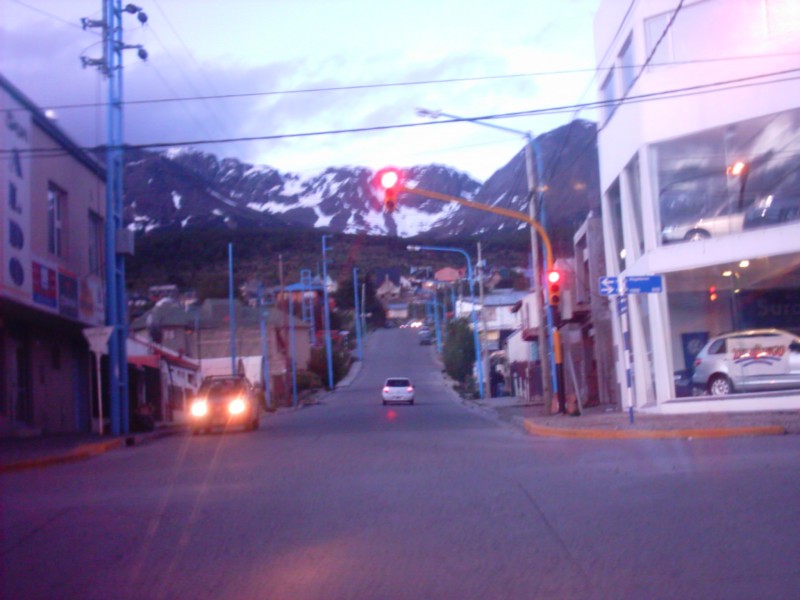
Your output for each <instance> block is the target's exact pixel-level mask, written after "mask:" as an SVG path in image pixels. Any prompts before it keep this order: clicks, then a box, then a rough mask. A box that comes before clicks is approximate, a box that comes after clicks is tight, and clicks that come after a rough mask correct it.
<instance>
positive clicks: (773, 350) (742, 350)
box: [692, 329, 800, 396]
mask: <svg viewBox="0 0 800 600" xmlns="http://www.w3.org/2000/svg"><path fill="white" fill-rule="evenodd" d="M692 383H694V385H695V386H697V387H699V388H702V389H703V390H705V391H706V392H707V393H709V394H711V395H713V396H725V395H727V394H731V393H734V392H758V391H767V390H785V389H797V388H800V337H797V336H796V335H794V334H792V333H790V332H788V331H782V330H780V329H750V330H747V331H737V332H734V333H727V334H724V335H719V336H717V337H714V338H711V339H710V340H709V341H708V343H707V344H706V345H705V346H704V347H703V349H702V350H700V353H699V354H698V355H697V358H696V359H695V361H694V375H693V376H692Z"/></svg>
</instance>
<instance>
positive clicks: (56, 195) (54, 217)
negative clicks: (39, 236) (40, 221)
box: [47, 184, 67, 257]
mask: <svg viewBox="0 0 800 600" xmlns="http://www.w3.org/2000/svg"><path fill="white" fill-rule="evenodd" d="M66 204H67V194H66V192H64V191H63V190H61V189H59V188H57V187H56V186H54V185H53V184H50V187H49V188H48V190H47V251H48V252H49V253H50V254H54V255H55V256H59V257H63V256H64V253H65V249H66V248H65V246H66V244H65V241H64V231H65V230H66V227H65V225H66V224H65V223H64V221H65V220H66Z"/></svg>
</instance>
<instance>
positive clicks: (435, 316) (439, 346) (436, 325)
mask: <svg viewBox="0 0 800 600" xmlns="http://www.w3.org/2000/svg"><path fill="white" fill-rule="evenodd" d="M433 327H434V331H435V332H436V352H438V353H439V354H441V353H442V330H441V329H440V325H439V290H437V289H436V288H435V287H434V288H433Z"/></svg>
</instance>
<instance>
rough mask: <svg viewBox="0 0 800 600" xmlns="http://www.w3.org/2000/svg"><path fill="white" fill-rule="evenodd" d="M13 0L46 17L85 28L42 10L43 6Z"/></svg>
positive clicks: (71, 25) (81, 28)
mask: <svg viewBox="0 0 800 600" xmlns="http://www.w3.org/2000/svg"><path fill="white" fill-rule="evenodd" d="M11 1H12V2H13V3H14V4H19V5H20V6H24V7H25V8H27V9H29V10H32V11H33V12H37V13H39V14H40V15H44V16H45V17H49V18H51V19H54V20H56V21H60V22H61V23H64V24H66V25H69V26H70V27H76V28H78V29H80V30H84V29H83V27H81V26H80V25H78V24H77V23H73V22H72V21H67V20H66V19H62V18H61V17H59V16H58V15H54V14H53V13H49V12H47V11H45V10H42V9H41V8H37V7H36V6H31V5H30V4H27V3H26V2H22V0H11ZM92 33H94V34H95V35H97V32H92Z"/></svg>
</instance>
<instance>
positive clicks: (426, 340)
mask: <svg viewBox="0 0 800 600" xmlns="http://www.w3.org/2000/svg"><path fill="white" fill-rule="evenodd" d="M417 335H418V336H419V343H420V345H422V346H430V345H431V344H432V343H433V332H432V331H431V330H430V329H427V328H426V329H420V330H419V332H418V333H417Z"/></svg>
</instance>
